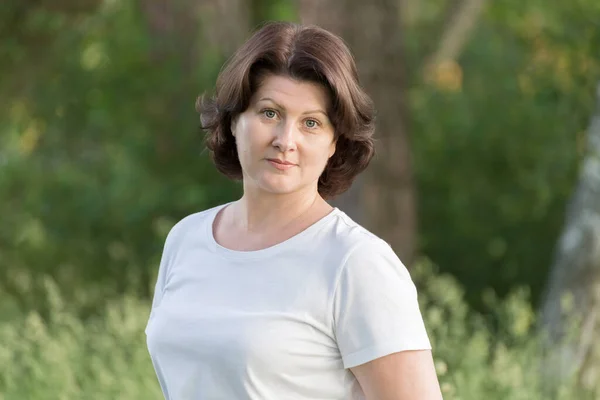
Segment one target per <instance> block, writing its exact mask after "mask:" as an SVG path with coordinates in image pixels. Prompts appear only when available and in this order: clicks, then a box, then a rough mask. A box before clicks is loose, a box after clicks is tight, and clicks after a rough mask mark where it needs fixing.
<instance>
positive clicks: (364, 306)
mask: <svg viewBox="0 0 600 400" xmlns="http://www.w3.org/2000/svg"><path fill="white" fill-rule="evenodd" d="M333 313H334V330H335V337H336V340H337V344H338V348H339V350H340V353H341V355H342V360H343V364H344V367H345V368H351V367H355V366H357V365H360V364H364V363H366V362H369V361H371V360H374V359H376V358H379V357H383V356H385V355H388V354H392V353H396V352H400V351H404V350H430V349H431V344H430V341H429V337H428V335H427V331H426V329H425V324H424V322H423V318H422V315H421V312H420V309H419V304H418V301H417V289H416V287H415V285H414V283H413V281H412V279H411V276H410V274H409V272H408V270H407V269H406V267H405V266H404V265H403V264H402V262H401V261H400V259H399V258H398V257H397V256H396V254H395V253H394V251H393V250H392V248H391V247H390V246H389V245H388V244H387V243H386V242H384V241H383V240H381V239H379V238H371V237H369V238H367V239H365V240H364V242H362V243H361V244H359V245H358V246H357V247H356V248H355V249H354V250H352V251H351V253H350V254H349V256H348V258H347V260H346V262H345V265H344V266H343V269H342V271H341V273H340V276H339V280H338V283H337V288H336V291H335V295H334V300H333Z"/></svg>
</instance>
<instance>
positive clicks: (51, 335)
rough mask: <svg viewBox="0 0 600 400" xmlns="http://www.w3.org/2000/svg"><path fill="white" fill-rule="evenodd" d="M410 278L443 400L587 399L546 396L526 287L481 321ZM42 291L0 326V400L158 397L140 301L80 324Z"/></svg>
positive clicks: (452, 288) (427, 276) (443, 282)
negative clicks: (39, 299) (38, 303)
mask: <svg viewBox="0 0 600 400" xmlns="http://www.w3.org/2000/svg"><path fill="white" fill-rule="evenodd" d="M412 275H413V277H414V279H415V281H416V283H417V285H418V286H419V290H420V301H421V306H422V311H423V315H424V318H425V320H426V324H427V328H428V331H429V334H430V337H431V341H432V345H433V347H434V357H435V360H436V368H437V372H438V376H439V379H440V384H441V387H442V390H443V393H444V398H445V399H446V400H458V399H460V400H471V399H472V400H480V399H483V398H486V399H489V400H495V399H498V400H500V399H502V400H505V399H511V400H519V399H523V400H536V399H540V400H541V399H544V400H546V399H556V400H561V399H565V400H566V399H569V400H570V399H575V398H576V399H582V400H584V399H592V398H593V397H592V395H591V394H589V393H588V394H584V393H582V392H580V391H578V389H577V388H576V387H575V385H573V384H572V383H568V382H566V383H563V384H562V385H560V386H559V387H558V388H556V389H555V390H552V391H550V390H548V389H547V388H546V386H545V385H544V381H543V380H542V377H541V374H540V372H541V371H542V370H543V369H542V367H543V364H542V358H541V352H540V349H539V345H538V342H539V341H538V340H537V338H536V336H535V334H534V325H535V315H534V313H533V311H532V309H531V306H530V305H529V301H528V293H527V291H525V290H520V291H517V292H515V293H514V294H513V295H511V296H509V297H508V298H507V299H505V300H502V301H499V300H497V299H495V298H494V296H492V295H488V296H487V299H486V303H487V304H488V305H489V307H490V308H491V309H493V313H490V314H489V315H482V314H477V313H475V312H473V311H472V310H471V309H470V308H469V306H468V305H467V303H466V301H465V300H464V291H463V289H462V288H461V286H460V285H459V284H458V283H457V282H456V280H454V278H451V277H449V276H443V275H442V276H439V275H437V274H436V273H435V269H434V267H433V266H432V265H431V264H430V263H428V262H427V261H422V262H420V263H418V264H417V265H416V267H415V268H414V269H413V270H412ZM45 288H46V290H45V292H46V297H47V304H48V307H47V308H48V309H49V310H51V312H50V314H49V316H48V317H47V318H46V319H45V320H44V319H43V318H42V317H41V316H40V314H37V313H30V314H28V315H26V316H21V317H17V318H13V319H11V320H10V321H4V322H0V399H2V400H5V399H6V400H8V399H11V400H12V399H28V400H37V399H44V400H47V399H64V400H70V399H94V400H102V399H111V400H114V399H127V400H135V399H140V400H141V399H144V400H145V399H161V398H162V395H161V392H160V387H159V385H158V382H157V380H156V376H155V373H154V370H153V367H152V363H151V360H150V357H149V355H148V353H147V348H146V343H145V335H144V327H145V324H146V321H147V317H148V312H149V304H148V302H142V301H140V300H139V299H136V298H134V297H132V296H124V297H122V298H121V300H119V301H112V302H109V303H108V306H107V307H106V309H105V311H104V312H103V313H102V314H101V315H98V316H96V317H92V318H89V319H88V320H87V321H83V320H81V319H79V318H78V317H76V315H77V310H75V309H74V308H73V307H70V308H69V307H68V306H67V305H66V304H65V303H64V302H63V301H62V299H61V296H60V294H59V293H58V290H57V288H56V286H55V284H54V283H53V281H52V280H51V279H46V280H45ZM4 300H5V299H2V301H1V302H0V304H9V303H10V302H6V301H4ZM0 314H3V313H0ZM13 314H14V312H13ZM599 394H600V393H599ZM596 398H599V397H596Z"/></svg>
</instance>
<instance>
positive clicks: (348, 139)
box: [196, 22, 375, 199]
mask: <svg viewBox="0 0 600 400" xmlns="http://www.w3.org/2000/svg"><path fill="white" fill-rule="evenodd" d="M268 74H275V75H280V76H285V77H289V78H292V79H295V80H299V81H309V82H314V83H317V84H320V85H322V86H323V87H325V88H326V90H327V91H328V92H329V98H330V104H329V107H328V110H327V114H328V117H329V119H330V121H331V122H332V124H333V127H334V131H335V140H336V150H335V154H334V155H333V156H332V157H331V158H330V159H329V161H328V163H327V166H326V167H325V169H324V171H323V173H322V174H321V176H320V177H319V182H318V191H319V194H320V195H321V196H322V197H323V198H325V199H330V198H333V197H335V196H337V195H339V194H341V193H343V192H345V191H346V190H348V188H350V186H351V185H352V182H353V181H354V179H355V178H356V176H357V175H358V174H360V173H361V172H362V171H364V170H365V168H366V167H367V166H368V164H369V162H370V161H371V159H372V157H373V155H374V143H373V138H372V137H373V133H374V130H375V124H374V119H375V111H374V107H373V102H372V101H371V99H370V97H369V96H368V95H367V94H366V93H365V91H364V90H363V89H362V88H361V86H360V84H359V78H358V72H357V68H356V64H355V62H354V59H353V57H352V54H351V53H350V51H349V49H348V47H347V46H346V45H345V43H344V42H343V40H342V39H341V38H339V37H338V36H336V35H334V34H332V33H331V32H329V31H327V30H325V29H322V28H320V27H317V26H306V25H299V24H295V23H290V22H271V23H267V24H265V25H263V26H262V27H261V28H260V29H259V30H258V31H256V32H255V33H254V34H253V35H252V37H250V39H248V40H247V41H246V42H245V43H244V44H243V45H242V46H241V47H240V48H239V49H238V50H237V51H236V52H235V53H234V54H233V56H232V57H231V58H230V59H229V61H228V62H227V63H226V65H225V66H224V68H223V69H222V71H221V73H220V74H219V77H218V78H217V82H216V88H215V94H214V96H212V97H210V98H207V97H205V96H201V97H199V98H198V99H197V101H196V110H197V111H198V112H199V113H200V121H201V128H202V129H204V130H205V131H206V138H205V139H206V147H207V148H208V149H209V151H210V154H211V157H212V160H213V162H214V164H215V166H216V167H217V169H218V170H219V171H220V172H221V173H223V174H224V175H226V176H227V177H229V178H231V179H236V180H240V179H242V167H241V165H240V161H239V158H238V154H237V149H236V144H235V138H234V136H233V135H232V133H231V121H232V120H233V119H234V118H235V117H236V116H237V115H239V114H240V113H242V112H244V111H245V110H246V109H247V108H248V106H249V105H250V100H251V98H252V95H253V94H254V93H255V91H256V90H257V88H258V85H260V82H261V80H262V79H263V78H264V77H265V76H266V75H268Z"/></svg>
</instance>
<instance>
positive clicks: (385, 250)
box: [146, 206, 431, 400]
mask: <svg viewBox="0 0 600 400" xmlns="http://www.w3.org/2000/svg"><path fill="white" fill-rule="evenodd" d="M222 207H224V206H219V207H215V208H212V209H209V210H206V211H203V212H199V213H196V214H192V215H190V216H188V217H186V218H184V219H183V220H181V221H180V222H179V223H178V224H176V225H175V226H174V227H173V229H172V230H171V232H170V233H169V235H168V237H167V240H166V243H165V248H164V251H163V256H162V260H161V263H160V269H159V273H158V280H157V283H156V290H155V294H154V300H153V304H152V311H151V314H150V319H149V321H148V326H147V327H146V334H147V343H148V349H149V352H150V355H151V358H152V362H153V365H154V368H155V370H156V374H157V376H158V380H159V382H160V385H161V388H162V391H163V393H164V395H165V398H166V399H167V400H192V399H193V400H209V399H210V400H212V399H227V400H234V399H235V400H244V399H252V400H270V399H272V400H282V399H298V400H300V399H303V400H309V399H310V400H318V399H327V400H335V399H339V400H342V399H343V400H349V399H362V398H364V394H363V393H362V391H361V389H360V386H359V384H358V382H357V381H356V378H355V377H354V375H353V374H352V373H351V371H350V370H349V368H351V367H354V366H356V365H360V364H363V363H366V362H368V361H371V360H373V359H376V358H378V357H382V356H385V355H388V354H391V353H395V352H399V351H403V350H418V349H431V346H430V342H429V339H428V336H427V332H426V330H425V326H424V323H423V319H422V317H421V313H420V310H419V305H418V303H417V292H416V288H415V285H414V284H413V281H412V280H411V277H410V275H409V273H408V271H407V269H406V268H405V267H404V265H403V264H402V263H401V262H400V260H399V259H398V257H397V256H396V255H395V253H394V252H393V251H392V249H391V248H390V246H389V245H388V244H387V243H385V242H384V241H383V240H381V239H379V238H378V237H376V236H375V235H373V234H371V233H369V232H368V231H367V230H366V229H364V228H362V227H361V226H360V225H358V224H356V223H355V222H354V221H352V220H351V219H350V218H349V217H348V216H347V215H346V214H344V213H343V212H342V211H340V210H339V209H334V210H333V211H332V212H331V213H330V214H328V215H327V216H326V217H324V218H322V219H321V220H319V221H318V222H316V223H315V224H313V225H312V226H310V227H309V228H307V229H306V230H304V231H303V232H301V233H299V234H297V235H296V236H294V237H292V238H290V239H288V240H286V241H284V242H282V243H280V244H277V245H275V246H272V247H269V248H266V249H263V250H258V251H233V250H230V249H227V248H224V247H222V246H220V245H219V244H218V243H217V242H216V241H215V239H214V236H213V234H212V224H213V221H214V218H215V215H216V214H217V212H218V211H219V210H220V209H221V208H222Z"/></svg>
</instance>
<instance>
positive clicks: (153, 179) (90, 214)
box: [0, 1, 239, 312]
mask: <svg viewBox="0 0 600 400" xmlns="http://www.w3.org/2000/svg"><path fill="white" fill-rule="evenodd" d="M30 11H31V13H32V15H29V18H34V15H33V14H35V15H37V14H39V13H42V11H40V10H37V9H36V10H30ZM40 15H42V16H43V18H42V17H39V18H42V19H43V20H44V21H46V20H48V21H50V20H52V19H53V18H60V16H61V15H62V16H63V18H67V17H66V16H65V15H64V14H63V13H62V12H60V11H56V12H52V11H48V10H45V11H43V13H42V14H40ZM65 21H66V22H65V24H64V25H61V26H55V25H54V24H51V23H50V22H48V24H44V25H43V28H44V32H45V33H46V34H48V35H49V36H51V37H52V38H53V41H52V43H51V46H50V47H51V51H49V52H44V55H46V56H47V58H45V59H43V60H41V61H40V63H41V65H42V66H41V67H39V66H37V68H36V69H35V70H36V71H37V70H39V71H40V72H41V75H40V76H36V77H35V79H34V82H33V83H35V84H31V82H29V79H30V77H31V75H30V74H29V72H31V71H29V70H27V72H26V73H25V74H23V75H21V74H20V71H19V68H18V66H19V63H15V64H14V67H15V68H14V69H13V70H10V71H6V72H10V74H11V76H12V77H13V82H7V81H4V83H6V84H5V85H3V86H0V89H2V90H3V92H2V97H3V98H4V102H6V99H8V98H10V101H9V102H8V105H7V107H6V108H3V110H2V111H0V113H2V114H1V115H2V119H3V121H7V123H6V124H4V125H3V127H2V128H0V129H2V133H1V134H0V141H1V142H2V145H1V146H0V148H1V149H2V153H1V157H2V166H1V168H2V173H1V174H0V204H2V205H3V207H4V210H5V212H4V213H3V215H5V217H3V219H2V224H1V225H0V259H1V260H2V261H1V262H2V268H0V287H1V288H2V289H3V290H6V291H8V292H9V293H12V294H13V295H15V297H16V298H17V299H18V303H19V304H20V306H21V308H23V309H35V310H38V311H40V312H41V311H42V310H43V308H44V304H43V303H42V302H40V301H39V298H38V296H37V295H36V293H37V291H36V290H33V291H32V292H33V296H32V295H30V293H29V291H28V290H22V288H21V285H20V283H19V282H18V281H16V280H15V279H16V278H15V277H18V276H19V271H21V270H27V271H32V272H33V275H32V278H31V280H32V282H30V284H31V285H33V287H39V285H41V281H40V277H41V276H43V275H45V274H51V275H53V276H54V277H55V279H56V281H57V282H58V284H59V285H60V287H61V288H62V289H63V290H64V295H65V296H67V297H68V298H69V299H72V300H74V299H75V298H76V293H75V291H76V290H79V288H83V287H87V286H88V285H89V286H91V287H94V286H97V287H98V290H97V292H98V296H97V298H96V299H90V304H89V305H88V306H89V308H90V310H89V311H93V309H94V308H95V307H96V306H98V304H101V302H102V300H101V299H103V298H105V297H106V296H107V295H112V294H119V293H125V292H126V291H129V290H130V289H131V290H134V291H135V292H137V293H140V294H145V295H146V296H147V295H148V293H149V290H150V286H151V285H150V281H151V277H152V275H153V273H154V271H155V268H156V265H157V258H158V256H159V255H160V252H161V250H162V244H163V241H164V237H165V234H166V232H165V230H166V228H167V227H170V226H171V225H172V224H173V223H174V222H175V221H176V220H178V219H180V218H181V217H183V216H184V215H187V214H189V213H192V212H195V211H198V210H201V209H204V208H207V207H209V206H211V205H214V204H217V203H220V202H223V201H224V200H229V199H230V198H231V197H232V196H233V195H234V194H235V193H236V192H237V191H238V190H239V189H238V188H237V187H236V185H233V184H231V183H228V182H227V181H226V180H225V179H222V178H220V177H219V176H218V175H217V174H216V173H215V170H214V167H213V166H212V165H211V163H210V162H209V160H208V156H207V153H206V151H205V150H204V145H203V142H202V136H201V135H200V132H199V118H198V115H197V114H196V113H195V110H194V103H195V99H196V97H197V96H198V95H199V94H200V93H201V92H203V91H204V90H205V88H207V87H208V83H209V82H210V83H212V82H213V80H214V77H215V74H216V68H215V66H216V65H217V62H215V61H214V60H213V61H212V63H208V64H207V63H203V62H198V63H197V66H196V67H195V68H194V69H193V70H192V69H190V68H189V66H188V65H186V64H185V63H186V60H187V56H188V54H189V52H190V51H191V49H189V48H177V47H175V46H170V47H169V53H168V54H169V56H168V57H163V55H164V53H163V48H162V47H160V45H159V43H156V42H155V41H152V40H151V35H150V34H149V29H150V27H148V26H147V24H146V23H145V20H144V18H143V15H142V14H141V13H140V10H139V9H138V8H137V7H136V2H133V1H124V2H105V3H103V4H101V6H99V7H98V8H97V9H95V10H94V11H93V12H91V13H89V14H85V15H82V16H78V17H77V18H74V19H66V20H65ZM65 26H66V27H68V29H61V28H63V27H65ZM40 29H41V28H40ZM1 45H6V44H5V43H0V46H1ZM196 46H198V44H197V43H196ZM23 57H25V59H24V60H22V61H30V62H32V63H34V66H35V59H32V58H27V55H24V56H23ZM221 61H222V60H219V62H218V63H219V64H220V62H221ZM7 68H8V67H7ZM32 68H34V67H32ZM5 76H6V75H5ZM8 83H11V84H8ZM7 96H8V97H7ZM8 210H10V211H9V212H7V211H8Z"/></svg>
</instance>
